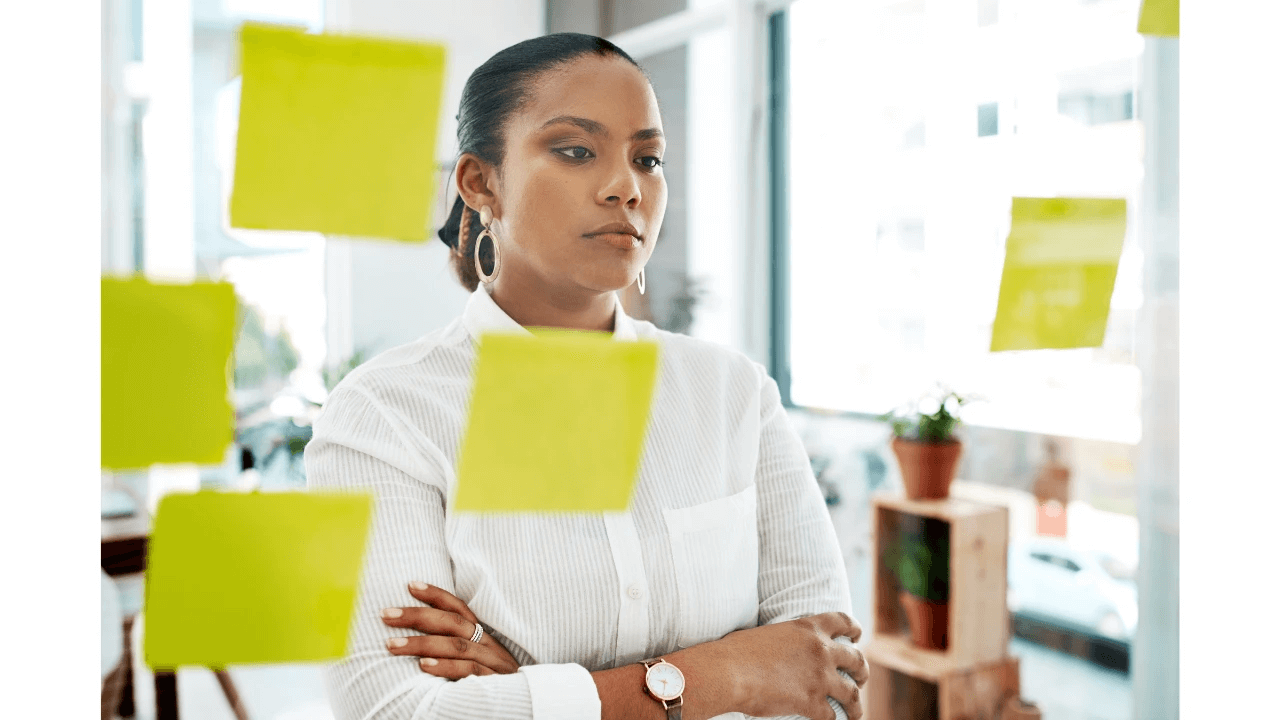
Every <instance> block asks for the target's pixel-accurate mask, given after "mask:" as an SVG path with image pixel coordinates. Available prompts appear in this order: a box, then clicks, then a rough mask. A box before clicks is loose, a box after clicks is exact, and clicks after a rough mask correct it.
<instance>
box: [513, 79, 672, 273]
mask: <svg viewBox="0 0 1280 720" xmlns="http://www.w3.org/2000/svg"><path fill="white" fill-rule="evenodd" d="M665 149H666V146H665V142H664V139H663V136H662V118H661V117H660V116H659V114H658V102H657V98H656V97H654V94H653V89H652V88H651V87H650V86H649V82H648V80H647V79H646V78H645V76H644V74H643V73H641V72H640V70H639V69H638V68H636V67H635V66H634V65H632V64H630V63H628V62H627V61H625V60H623V59H621V58H617V57H608V58H603V57H598V56H594V55H593V56H587V57H582V58H579V59H577V60H575V61H573V62H571V63H569V64H568V65H565V66H563V67H561V68H557V69H555V70H551V71H549V72H547V73H544V74H543V75H542V76H541V77H539V78H538V80H537V81H535V83H534V84H533V86H532V87H531V88H530V96H529V101H528V102H527V103H526V104H525V105H524V107H523V108H522V109H521V110H520V111H518V112H517V113H515V114H514V115H513V116H512V117H511V120H510V122H509V123H508V125H507V128H506V153H505V157H504V158H503V163H502V172H501V179H500V181H499V183H498V184H499V188H500V189H499V193H498V203H499V207H498V208H497V209H496V210H497V211H496V212H495V216H496V217H497V226H496V230H497V233H498V235H499V237H500V242H501V243H502V245H501V252H502V268H501V273H500V275H499V278H498V282H499V283H501V282H502V276H503V275H508V274H510V273H512V272H514V273H516V274H517V275H519V276H520V277H519V278H518V279H517V278H512V279H515V280H516V281H517V282H519V283H520V284H526V283H530V282H531V283H532V284H536V285H542V286H545V287H549V288H550V289H552V290H553V291H558V292H569V293H576V292H577V291H579V290H587V291H590V292H594V293H601V292H612V291H614V290H618V289H621V288H624V287H627V286H628V285H630V284H631V283H632V282H634V281H635V279H636V276H638V275H639V274H640V271H641V270H642V269H643V268H644V264H645V262H646V261H648V259H649V256H650V255H651V254H652V253H653V246H654V242H655V241H656V240H657V238H658V231H659V230H660V229H661V227H662V217H663V215H664V213H665V212H666V208H667V181H666V178H665V177H664V176H663V171H662V167H661V165H660V162H661V160H662V155H663V152H664V151H665ZM628 225H629V226H630V227H626V226H628Z"/></svg>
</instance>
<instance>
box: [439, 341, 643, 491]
mask: <svg viewBox="0 0 1280 720" xmlns="http://www.w3.org/2000/svg"><path fill="white" fill-rule="evenodd" d="M657 368H658V346H657V344H656V343H654V342H651V341H637V342H629V341H614V340H612V339H611V338H610V336H608V335H603V334H600V333H585V332H582V333H579V332H566V331H562V332H554V331H538V332H536V333H535V334H534V335H533V336H529V335H508V334H496V333H491V334H486V335H484V336H483V337H482V338H481V340H480V349H479V357H478V358H477V360H476V366H475V380H474V385H473V387H472V395H471V407H470V417H469V420H468V425H467V430H466V434H465V436H464V437H463V440H462V447H461V452H460V456H459V459H458V487H457V493H456V495H455V497H454V508H455V509H457V510H474V511H497V512H521V511H551V512H555V511H560V512H591V511H603V510H614V511H621V510H625V509H626V508H627V506H628V505H629V504H630V501H631V489H632V487H633V486H634V485H635V480H636V473H637V471H638V470H639V467H640V454H641V450H642V448H643V445H644V436H645V430H646V428H647V426H648V422H649V409H650V405H651V403H652V400H653V390H654V384H655V382H656V379H657Z"/></svg>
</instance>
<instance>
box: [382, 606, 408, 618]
mask: <svg viewBox="0 0 1280 720" xmlns="http://www.w3.org/2000/svg"><path fill="white" fill-rule="evenodd" d="M403 614H404V611H403V610H401V609H400V608H387V609H386V610H383V611H382V617H389V618H398V617H400V616H401V615H403Z"/></svg>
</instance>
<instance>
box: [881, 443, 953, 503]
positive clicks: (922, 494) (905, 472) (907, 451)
mask: <svg viewBox="0 0 1280 720" xmlns="http://www.w3.org/2000/svg"><path fill="white" fill-rule="evenodd" d="M961 447H962V446H961V444H960V441H959V440H951V441H949V442H941V443H925V442H918V441H916V440H905V439H903V438H900V437H895V438H894V439H893V454H894V455H897V456H898V467H899V468H901V469H902V484H903V486H904V487H905V488H906V490H907V497H908V498H911V499H912V500H941V499H942V498H945V497H947V495H949V494H951V481H952V480H954V479H955V476H956V465H957V464H958V463H959V461H960V449H961Z"/></svg>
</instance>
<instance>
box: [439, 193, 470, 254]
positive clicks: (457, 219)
mask: <svg viewBox="0 0 1280 720" xmlns="http://www.w3.org/2000/svg"><path fill="white" fill-rule="evenodd" d="M466 207H467V205H466V203H464V202H462V196H461V195H459V196H458V197H457V198H455V199H454V201H453V208H452V209H451V210H450V211H449V217H448V218H447V219H445V221H444V224H443V225H441V226H440V229H439V230H437V231H436V236H437V237H439V238H440V240H441V242H443V243H444V244H445V245H448V246H449V247H451V248H453V249H454V250H457V249H458V231H459V230H460V229H461V228H462V211H463V210H465V209H466Z"/></svg>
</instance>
